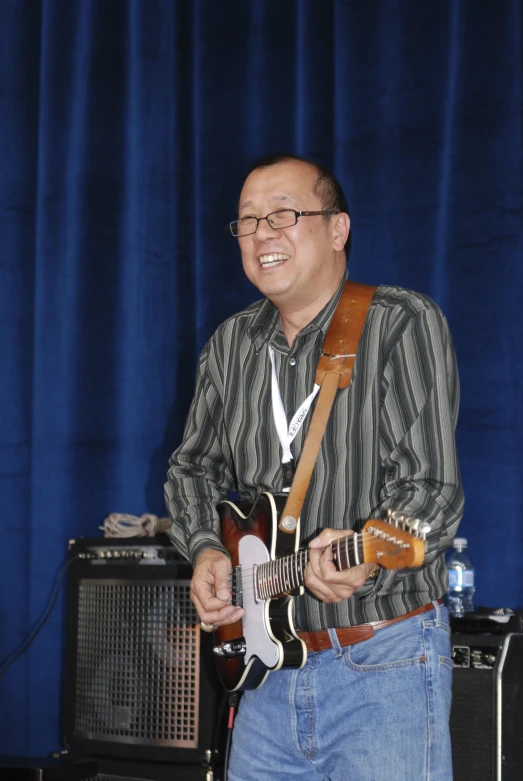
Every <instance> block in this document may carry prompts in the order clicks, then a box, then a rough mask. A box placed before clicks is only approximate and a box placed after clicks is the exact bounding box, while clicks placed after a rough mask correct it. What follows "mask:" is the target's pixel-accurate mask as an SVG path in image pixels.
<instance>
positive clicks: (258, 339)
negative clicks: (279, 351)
mask: <svg viewBox="0 0 523 781" xmlns="http://www.w3.org/2000/svg"><path fill="white" fill-rule="evenodd" d="M347 278H348V273H347V271H345V274H344V275H343V279H342V280H341V282H340V284H339V286H338V289H337V290H336V292H335V293H334V295H333V296H332V298H331V300H330V301H329V302H328V304H326V305H325V306H324V307H323V309H322V310H321V312H318V314H317V315H316V317H315V318H314V320H312V321H311V322H310V323H309V324H308V325H306V326H305V328H304V329H303V330H302V331H300V334H307V333H311V332H312V331H316V330H319V331H322V332H323V336H324V337H325V334H326V333H327V328H328V327H329V325H330V321H331V320H332V317H333V315H334V312H335V309H336V306H337V305H338V301H339V300H340V296H341V291H342V290H343V286H344V284H345V282H346V281H347ZM279 329H280V313H279V312H278V309H277V307H275V306H274V304H273V303H272V302H271V301H269V299H268V298H266V299H265V300H264V301H262V303H261V305H260V308H259V309H258V312H257V313H256V315H255V317H254V319H253V321H252V324H251V326H250V328H249V334H250V337H251V339H252V343H253V345H254V348H255V350H256V352H258V351H259V350H260V349H261V348H262V347H263V345H264V344H265V343H266V342H270V341H271V340H272V339H273V337H274V335H275V332H276V331H278V330H279Z"/></svg>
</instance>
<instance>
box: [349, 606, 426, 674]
mask: <svg viewBox="0 0 523 781" xmlns="http://www.w3.org/2000/svg"><path fill="white" fill-rule="evenodd" d="M344 659H345V662H346V663H347V664H348V665H349V667H351V668H352V669H354V670H362V671H380V670H390V669H393V668H401V667H409V666H412V665H416V664H418V665H419V664H422V663H423V661H424V644H423V629H422V625H421V621H420V619H419V618H418V616H414V617H413V618H409V619H407V620H405V621H400V622H398V623H397V624H392V625H391V626H388V627H385V628H384V629H378V630H377V631H376V634H375V635H374V637H371V638H370V640H365V641H364V642H362V643H356V645H351V646H349V647H348V648H347V649H346V651H345V654H344Z"/></svg>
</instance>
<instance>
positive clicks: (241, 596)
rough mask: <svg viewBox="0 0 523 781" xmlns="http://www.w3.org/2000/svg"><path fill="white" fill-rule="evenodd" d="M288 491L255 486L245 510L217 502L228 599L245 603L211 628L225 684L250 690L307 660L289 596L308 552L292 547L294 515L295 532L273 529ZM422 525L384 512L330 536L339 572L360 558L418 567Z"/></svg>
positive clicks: (298, 589)
mask: <svg viewBox="0 0 523 781" xmlns="http://www.w3.org/2000/svg"><path fill="white" fill-rule="evenodd" d="M287 498H288V497H287V495H286V494H270V493H262V494H260V496H259V497H258V498H257V500H256V502H255V503H254V505H252V509H251V510H250V512H249V513H248V514H247V515H246V514H244V513H243V512H242V509H241V507H240V506H238V505H235V504H234V503H232V502H229V501H225V502H220V504H219V505H218V513H219V515H220V523H221V535H222V542H223V544H224V546H225V548H226V549H227V551H228V553H229V555H230V556H231V559H232V566H233V570H232V575H231V576H230V578H229V580H230V585H231V591H232V603H233V604H234V605H236V606H241V607H243V609H244V610H245V615H244V616H243V618H242V619H241V620H240V621H237V622H235V623H234V624H229V625H227V626H220V627H218V628H217V629H216V630H215V641H216V644H215V646H214V653H215V654H216V657H217V661H218V673H219V675H220V678H221V680H222V683H223V685H224V686H225V688H226V689H228V690H229V691H237V690H238V689H255V688H257V687H258V686H261V684H262V683H263V681H264V680H265V678H266V677H267V675H268V674H269V673H270V672H272V671H274V670H278V669H280V668H281V667H303V665H304V664H305V661H306V659H307V649H306V647H305V643H304V642H303V641H302V640H301V639H300V638H299V637H298V636H297V634H296V630H295V628H294V625H293V619H292V602H293V597H294V596H297V595H299V594H302V593H303V584H304V573H305V568H306V566H307V563H308V560H309V551H308V549H306V548H304V549H298V544H299V522H298V525H297V527H296V529H295V530H294V533H288V532H283V531H281V530H280V529H279V528H278V520H279V517H280V515H281V512H282V510H283V508H284V506H285V503H286V501H287ZM244 505H245V503H244ZM245 507H246V505H245ZM429 530H430V526H429V524H426V523H422V522H420V521H419V520H418V519H415V518H407V517H406V516H404V515H402V514H399V513H389V517H388V519H387V521H376V520H370V521H367V523H366V524H365V526H364V528H363V530H362V532H360V533H355V534H353V535H350V536H347V537H344V538H342V539H340V540H336V541H335V542H333V543H332V544H331V548H332V552H333V558H334V563H335V565H336V566H337V568H338V570H340V571H341V570H345V569H348V568H349V567H354V566H357V565H358V564H363V563H365V562H375V563H376V564H379V565H380V566H381V567H384V568H385V569H403V568H405V567H419V566H421V564H422V563H423V559H424V556H425V542H424V540H425V536H426V534H427V532H428V531H429Z"/></svg>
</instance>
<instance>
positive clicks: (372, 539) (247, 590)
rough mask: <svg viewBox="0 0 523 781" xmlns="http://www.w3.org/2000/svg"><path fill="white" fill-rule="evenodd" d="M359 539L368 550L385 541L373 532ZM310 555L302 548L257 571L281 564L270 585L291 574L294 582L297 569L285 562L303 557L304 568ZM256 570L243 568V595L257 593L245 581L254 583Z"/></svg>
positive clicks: (335, 544) (360, 536)
mask: <svg viewBox="0 0 523 781" xmlns="http://www.w3.org/2000/svg"><path fill="white" fill-rule="evenodd" d="M397 531H401V530H397ZM358 537H359V539H358V541H357V542H358V547H359V546H360V543H361V544H363V543H364V544H365V546H366V547H367V548H368V547H369V543H371V544H372V543H374V544H375V547H380V544H383V540H382V539H381V538H379V537H376V535H375V534H373V533H371V532H360V533H358ZM352 538H353V537H352V535H348V536H346V537H341V538H340V542H341V541H343V543H344V541H345V540H350V539H352ZM414 539H420V538H414ZM387 542H390V541H387ZM399 542H402V540H401V539H400V540H399V541H398V543H399ZM398 543H392V544H396V545H397V544H398ZM337 544H338V541H337V540H335V541H333V542H332V543H331V548H333V547H337ZM308 553H309V549H308V548H300V549H299V551H297V552H296V553H292V554H289V555H287V556H281V557H280V558H278V559H271V560H269V561H264V562H261V563H260V564H258V565H257V569H258V570H259V569H260V567H261V566H266V567H267V568H269V569H271V565H272V569H275V566H274V565H275V564H276V562H281V565H282V566H281V567H280V569H279V570H276V571H275V572H268V573H267V579H268V581H269V585H271V584H273V583H274V581H275V580H277V579H278V578H282V577H287V579H288V576H289V574H290V576H291V578H292V581H294V579H295V570H296V567H295V566H293V565H291V566H290V567H289V566H287V568H286V569H285V565H284V562H285V561H288V562H289V564H291V560H297V559H299V558H300V557H301V558H304V559H306V561H304V562H303V561H302V562H298V561H296V563H297V564H298V566H302V565H305V566H306V565H307V564H308ZM363 563H365V562H363ZM367 563H368V559H367ZM376 563H379V562H376ZM352 566H355V565H352ZM344 569H351V567H345V568H344ZM254 570H255V568H254V567H246V568H242V592H243V594H246V595H247V596H251V595H252V594H254V592H255V591H256V589H255V588H254V585H245V580H246V581H247V583H252V577H251V576H252V575H253V573H254ZM300 575H302V573H301V572H300ZM300 585H303V584H302V583H299V582H298V583H297V584H296V585H292V584H291V588H297V587H299V586H300ZM258 590H260V589H258Z"/></svg>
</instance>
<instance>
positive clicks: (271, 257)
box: [258, 252, 290, 268]
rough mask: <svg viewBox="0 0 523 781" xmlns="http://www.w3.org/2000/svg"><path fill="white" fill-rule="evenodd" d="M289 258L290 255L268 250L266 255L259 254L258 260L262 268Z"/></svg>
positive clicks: (275, 264)
mask: <svg viewBox="0 0 523 781" xmlns="http://www.w3.org/2000/svg"><path fill="white" fill-rule="evenodd" d="M289 258H290V255H284V254H283V252H270V253H269V254H267V255H261V257H259V258H258V260H259V263H260V266H261V267H262V268H269V267H270V266H277V265H278V264H279V263H283V262H285V261H286V260H289Z"/></svg>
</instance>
